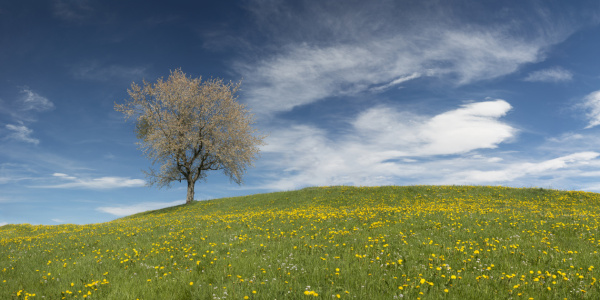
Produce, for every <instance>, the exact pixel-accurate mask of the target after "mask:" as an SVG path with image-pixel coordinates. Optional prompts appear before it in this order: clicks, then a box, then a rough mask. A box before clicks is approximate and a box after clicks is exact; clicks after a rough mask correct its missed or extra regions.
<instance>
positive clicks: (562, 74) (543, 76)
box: [523, 67, 573, 82]
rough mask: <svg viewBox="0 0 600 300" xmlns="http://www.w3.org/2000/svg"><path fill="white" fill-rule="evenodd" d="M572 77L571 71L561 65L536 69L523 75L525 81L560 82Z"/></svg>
mask: <svg viewBox="0 0 600 300" xmlns="http://www.w3.org/2000/svg"><path fill="white" fill-rule="evenodd" d="M572 79H573V73H571V72H570V71H568V70H565V69H563V68H561V67H554V68H549V69H543V70H538V71H535V72H531V73H529V75H527V77H525V79H523V80H525V81H541V82H560V81H570V80H572Z"/></svg>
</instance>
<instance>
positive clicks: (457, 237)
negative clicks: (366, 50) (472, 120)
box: [0, 186, 600, 299]
mask: <svg viewBox="0 0 600 300" xmlns="http://www.w3.org/2000/svg"><path fill="white" fill-rule="evenodd" d="M599 217H600V194H596V193H586V192H569V191H557V190H547V189H527V188H525V189H515V188H505V187H474V186H407V187H400V186H386V187H346V186H337V187H317V188H306V189H302V190H298V191H290V192H278V193H269V194H259V195H252V196H245V197H236V198H225V199H216V200H210V201H197V202H194V203H192V204H190V205H187V206H185V205H184V206H177V207H171V208H166V209H162V210H156V211H150V212H145V213H140V214H136V215H133V216H130V217H125V218H121V219H117V220H114V221H111V222H107V223H101V224H90V225H58V226H43V225H28V224H24V225H5V226H2V227H0V299H74V298H76V299H83V298H85V299H338V298H339V299H599V298H600V291H599V289H598V285H599V284H600V283H597V279H598V278H600V274H599V270H600V257H599V254H598V251H599V250H600V235H599V225H600V224H599V220H600V218H599Z"/></svg>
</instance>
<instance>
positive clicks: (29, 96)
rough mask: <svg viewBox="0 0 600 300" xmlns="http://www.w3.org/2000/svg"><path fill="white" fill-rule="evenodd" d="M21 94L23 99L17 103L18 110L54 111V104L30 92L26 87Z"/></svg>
mask: <svg viewBox="0 0 600 300" xmlns="http://www.w3.org/2000/svg"><path fill="white" fill-rule="evenodd" d="M21 93H23V94H25V97H23V98H22V99H21V100H20V101H19V103H20V105H19V106H20V107H19V110H21V111H37V112H42V111H47V110H52V109H54V103H52V102H51V101H50V100H48V98H46V97H43V96H41V95H39V94H38V93H36V92H34V91H32V90H31V89H30V88H28V87H25V88H23V89H22V90H21Z"/></svg>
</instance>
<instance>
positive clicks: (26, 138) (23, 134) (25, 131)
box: [5, 123, 40, 145]
mask: <svg viewBox="0 0 600 300" xmlns="http://www.w3.org/2000/svg"><path fill="white" fill-rule="evenodd" d="M5 128H6V129H7V130H8V131H9V133H8V135H7V136H6V138H7V139H12V140H16V141H21V142H25V143H31V144H34V145H38V144H39V143H40V140H38V139H36V138H33V137H31V135H32V134H33V130H31V129H29V128H28V127H27V126H25V125H23V124H22V123H21V124H18V125H15V124H6V125H5Z"/></svg>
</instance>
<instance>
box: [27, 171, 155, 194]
mask: <svg viewBox="0 0 600 300" xmlns="http://www.w3.org/2000/svg"><path fill="white" fill-rule="evenodd" d="M52 176H53V177H54V178H57V179H59V180H60V181H63V182H64V181H67V182H65V183H56V184H49V185H38V186H32V187H33V188H52V189H69V188H81V189H93V190H103V189H115V188H130V187H142V186H145V185H146V181H144V180H142V179H130V178H129V177H99V178H79V177H75V176H69V175H67V174H64V173H54V174H52Z"/></svg>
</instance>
